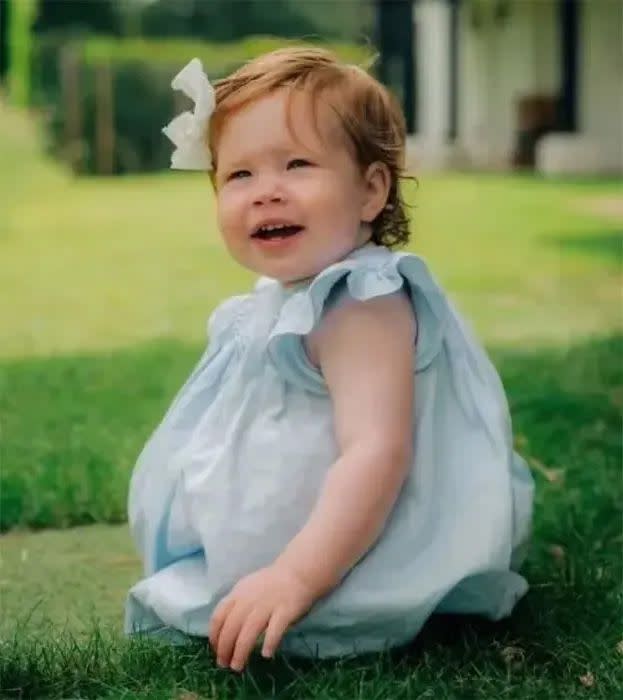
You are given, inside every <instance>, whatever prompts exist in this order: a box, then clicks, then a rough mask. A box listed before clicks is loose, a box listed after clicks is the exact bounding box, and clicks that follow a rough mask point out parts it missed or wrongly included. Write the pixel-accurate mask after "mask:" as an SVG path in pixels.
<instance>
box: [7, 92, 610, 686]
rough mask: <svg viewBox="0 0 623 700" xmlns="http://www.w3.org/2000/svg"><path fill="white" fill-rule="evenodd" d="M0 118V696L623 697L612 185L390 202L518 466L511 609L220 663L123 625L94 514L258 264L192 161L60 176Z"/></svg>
mask: <svg viewBox="0 0 623 700" xmlns="http://www.w3.org/2000/svg"><path fill="white" fill-rule="evenodd" d="M0 124H1V125H2V129H0V163H1V164H2V167H0V285H2V288H1V289H0V318H1V319H2V323H0V358H1V359H0V416H1V417H2V433H1V439H2V450H1V453H0V458H1V460H2V463H1V473H0V479H1V487H2V490H1V494H0V497H1V499H2V501H1V508H0V523H1V527H2V529H3V530H5V531H6V530H8V529H11V528H16V529H13V531H11V532H8V533H6V534H4V535H3V537H2V540H1V543H0V544H1V553H2V557H1V559H0V601H1V607H2V615H1V616H0V696H2V697H37V698H43V697H50V698H67V697H72V698H75V697H81V698H82V697H85V698H86V697H99V698H139V697H141V698H180V699H181V698H186V700H190V699H191V698H198V697H202V698H216V697H218V698H219V699H221V698H250V697H273V696H275V697H283V698H312V697H313V698H349V699H350V698H365V700H368V699H373V698H435V699H437V698H440V699H441V698H448V699H450V698H471V697H483V698H492V697H498V696H500V697H504V698H546V699H547V698H551V699H552V700H554V699H556V700H558V699H559V698H565V699H566V698H570V699H572V700H573V699H574V698H584V697H591V698H607V699H608V700H610V699H611V698H614V697H618V696H620V695H621V693H623V679H622V666H623V654H622V651H623V650H621V648H620V647H621V645H620V643H621V641H622V639H621V638H622V637H623V634H622V632H621V624H620V620H621V585H620V584H621V580H622V578H623V571H622V566H621V547H622V545H623V537H622V535H621V518H620V513H621V507H622V506H623V493H622V491H623V489H622V483H621V409H622V408H623V367H622V363H621V359H620V358H621V357H622V356H623V352H622V351H623V332H622V328H621V320H622V319H621V281H622V279H621V261H622V255H621V253H622V248H621V233H620V229H621V225H620V221H618V220H617V219H616V218H608V217H607V216H606V215H605V214H599V213H598V211H599V210H600V208H601V207H600V205H599V199H600V198H603V197H613V196H614V195H615V194H616V193H617V187H616V183H604V182H579V181H576V182H540V181H538V180H537V179H534V178H530V177H511V178H504V177H498V176H467V175H453V176H444V177H434V178H433V177H428V176H426V177H422V181H421V184H420V187H419V189H418V191H417V192H414V191H411V192H410V194H409V196H410V198H411V199H412V200H415V201H416V202H417V208H416V209H415V212H414V218H415V231H416V236H415V238H414V242H413V245H412V246H411V247H412V249H413V250H416V251H418V252H420V253H421V254H423V255H424V256H425V257H426V258H427V259H428V260H429V261H430V262H431V264H432V265H433V267H434V269H435V270H436V271H437V274H438V276H439V277H440V279H441V281H442V282H443V283H444V284H445V285H446V287H447V288H448V289H449V290H450V292H451V293H452V295H453V296H454V297H455V298H456V300H457V301H458V303H459V306H460V307H461V308H462V309H463V310H465V312H466V313H467V315H468V316H469V317H470V318H472V319H473V321H474V325H475V326H476V328H477V330H478V331H479V332H480V334H481V335H482V337H483V338H484V339H485V342H486V344H487V346H488V348H489V349H490V350H491V352H492V355H493V357H494V359H495V361H496V364H497V366H498V367H499V369H500V372H501V375H502V378H503V380H504V382H505V385H506V387H507V390H508V394H509V398H510V403H511V410H512V414H513V420H514V426H515V433H516V442H517V448H518V449H519V450H520V451H521V452H522V453H523V454H524V455H526V456H527V457H528V458H529V459H530V461H531V464H532V466H533V468H534V474H535V478H536V481H537V495H536V519H535V533H534V545H533V548H532V551H531V554H530V557H529V559H528V562H527V564H526V567H525V574H526V576H527V578H528V580H529V581H530V583H531V591H530V593H529V595H528V596H527V597H526V598H525V599H524V600H523V601H521V603H520V604H519V606H518V608H517V610H516V612H515V613H514V615H513V616H512V617H511V618H510V619H509V620H505V621H502V622H500V623H496V624H492V623H487V622H485V621H482V620H475V619H470V618H460V619H457V618H447V617H444V618H435V619H433V620H432V621H431V622H430V624H429V625H427V627H426V628H425V630H424V632H423V633H422V634H421V635H420V636H419V637H418V639H417V640H416V642H415V643H414V644H413V645H411V646H409V647H407V648H405V649H402V650H395V651H394V652H392V653H391V654H389V655H386V656H383V655H380V656H371V657H361V658H359V659H356V660H353V661H340V662H319V663H314V662H300V661H293V660H287V659H283V658H277V659H276V660H275V661H274V662H265V661H263V660H262V659H260V658H255V659H253V661H252V664H251V666H250V667H249V669H248V671H247V672H245V674H244V675H242V676H240V677H239V676H234V675H230V674H229V673H228V672H225V671H222V670H221V669H218V668H217V667H216V666H215V665H214V663H213V661H212V656H211V653H207V652H206V650H205V649H203V648H201V647H191V648H188V649H171V648H167V647H160V646H158V645H156V644H153V643H141V642H140V641H127V640H123V639H122V638H121V637H120V635H119V632H120V629H121V621H122V606H123V599H124V596H125V593H126V591H127V589H128V587H129V586H130V585H131V583H133V582H134V581H135V580H136V579H137V578H138V577H139V576H140V563H139V561H138V559H137V557H136V555H135V553H134V549H133V547H132V544H131V542H130V540H129V535H128V532H127V528H126V526H125V525H123V524H118V525H110V524H108V525H107V524H104V523H106V522H108V523H121V522H122V521H123V520H124V518H125V497H126V488H127V480H128V477H129V473H130V470H131V467H132V464H133V462H134V460H135V458H136V455H137V452H138V450H139V449H140V447H141V445H142V444H143V442H144V440H145V438H146V437H147V435H148V434H149V432H150V431H151V430H152V429H153V427H154V425H155V423H156V421H157V420H158V419H159V418H160V417H161V415H162V412H163V410H164V409H165V408H166V406H167V404H168V403H169V401H170V400H171V397H172V395H173V393H174V392H175V391H176V390H177V388H178V387H179V385H180V384H181V382H182V381H183V379H184V378H185V376H186V375H187V374H188V372H189V371H190V369H191V367H192V365H193V363H194V362H195V361H196V359H197V358H198V356H199V354H200V352H201V349H202V344H203V342H204V340H205V339H204V327H205V320H206V318H207V316H208V315H209V312H210V311H211V309H212V308H213V307H214V306H215V305H216V304H217V303H218V301H219V300H220V299H223V298H225V297H226V296H228V295H230V294H232V293H240V292H241V291H245V290H246V289H249V288H250V286H251V284H252V276H251V275H250V274H249V273H247V272H245V271H243V270H240V269H239V268H237V267H236V266H235V265H234V264H233V263H232V262H231V261H229V260H228V259H227V257H226V255H225V252H224V249H223V247H222V244H221V243H220V241H219V239H218V236H217V234H216V232H215V229H214V225H213V219H212V217H213V200H212V197H211V193H210V189H209V186H208V183H207V180H206V179H205V178H203V177H202V176H201V175H196V176H192V175H190V176H189V175H181V174H174V175H169V174H165V175H162V176H156V177H145V178H139V177H133V178H124V179H117V180H105V179H104V180H103V179H84V180H74V179H72V178H70V177H69V176H68V175H67V174H65V173H64V172H63V171H61V170H59V169H58V168H56V167H54V166H52V165H51V164H50V163H47V162H46V161H44V160H42V159H41V157H40V155H39V153H38V144H37V141H36V138H35V137H36V134H35V132H33V131H32V127H31V125H30V124H29V123H28V122H26V121H25V120H23V119H21V118H20V117H19V115H17V114H15V113H13V112H9V111H8V110H7V109H6V108H4V107H2V106H1V103H0ZM9 134H10V138H9V137H8V135H9ZM7 163H10V164H11V166H10V167H9V168H7V167H5V164H7ZM85 523H97V524H95V525H91V526H89V527H74V528H72V529H68V530H44V531H41V532H33V531H28V530H24V529H23V528H24V526H31V527H49V526H64V525H79V524H85ZM617 645H619V647H617ZM589 672H590V673H592V674H593V685H592V686H591V687H587V685H590V680H589V679H588V677H587V675H586V674H587V673H589ZM582 679H583V680H582Z"/></svg>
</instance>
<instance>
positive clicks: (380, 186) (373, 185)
mask: <svg viewBox="0 0 623 700" xmlns="http://www.w3.org/2000/svg"><path fill="white" fill-rule="evenodd" d="M363 181H364V187H365V195H364V201H363V206H362V209H361V220H362V221H365V222H371V221H374V219H376V217H377V216H378V215H379V214H380V213H381V211H382V210H383V207H384V206H385V205H386V204H387V197H388V196H389V189H390V187H391V174H390V172H389V168H388V167H387V165H385V163H381V162H380V161H376V162H374V163H371V164H370V165H369V166H368V168H367V170H366V172H365V173H364V176H363Z"/></svg>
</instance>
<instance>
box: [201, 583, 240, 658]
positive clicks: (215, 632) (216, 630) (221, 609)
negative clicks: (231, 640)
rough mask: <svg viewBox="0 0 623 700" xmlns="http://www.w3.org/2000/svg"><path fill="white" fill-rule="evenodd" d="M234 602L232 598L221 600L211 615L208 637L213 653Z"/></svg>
mask: <svg viewBox="0 0 623 700" xmlns="http://www.w3.org/2000/svg"><path fill="white" fill-rule="evenodd" d="M234 602H235V601H234V599H233V598H230V597H227V598H223V600H221V602H220V603H219V604H218V605H217V606H216V608H215V609H214V612H213V613H212V619H211V620H210V631H209V633H208V637H209V639H210V644H211V645H212V649H214V652H216V650H217V649H218V638H219V635H220V633H221V630H222V629H223V625H224V624H225V620H226V619H227V615H229V613H230V611H231V609H232V607H233V605H234Z"/></svg>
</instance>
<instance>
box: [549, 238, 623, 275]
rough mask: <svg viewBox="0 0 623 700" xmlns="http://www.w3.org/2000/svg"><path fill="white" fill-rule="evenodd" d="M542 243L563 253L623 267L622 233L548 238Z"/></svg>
mask: <svg viewBox="0 0 623 700" xmlns="http://www.w3.org/2000/svg"><path fill="white" fill-rule="evenodd" d="M543 242H544V243H546V244H550V245H557V246H560V248H562V249H563V250H564V251H566V252H570V253H579V254H582V255H586V254H589V255H593V256H598V257H600V258H601V259H602V260H604V261H605V262H607V263H610V264H612V265H616V266H617V267H620V266H621V265H623V231H610V232H609V233H601V232H600V233H597V234H595V235H592V236H575V237H574V236H569V235H565V236H548V237H546V238H544V239H543Z"/></svg>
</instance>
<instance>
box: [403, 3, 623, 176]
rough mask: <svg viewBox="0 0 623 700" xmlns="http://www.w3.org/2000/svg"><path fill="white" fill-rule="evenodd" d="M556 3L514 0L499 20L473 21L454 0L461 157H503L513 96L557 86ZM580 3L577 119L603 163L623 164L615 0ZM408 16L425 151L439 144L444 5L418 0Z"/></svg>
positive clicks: (619, 13) (553, 90)
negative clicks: (457, 13) (457, 18)
mask: <svg viewBox="0 0 623 700" xmlns="http://www.w3.org/2000/svg"><path fill="white" fill-rule="evenodd" d="M558 9H559V8H558V0H516V2H514V3H513V5H512V9H511V14H510V15H509V16H508V17H507V19H506V20H505V21H504V22H501V23H495V22H494V21H492V20H489V21H488V22H486V23H485V24H484V25H483V26H480V27H474V26H472V24H471V22H470V18H469V12H468V7H467V3H463V4H462V6H461V29H460V46H459V67H460V76H459V91H460V92H459V133H458V139H457V147H458V150H460V151H462V153H463V154H464V156H465V159H466V160H467V161H468V162H469V163H471V164H473V165H475V166H479V167H502V168H503V167H508V166H510V163H511V161H512V155H513V151H514V149H515V145H516V139H517V130H518V123H517V119H518V114H517V102H518V100H519V99H520V98H521V97H524V96H529V95H536V94H539V95H550V96H555V95H557V94H558V92H559V89H560V72H561V70H560V26H559V16H558ZM580 9H581V12H580V47H579V54H578V69H579V73H578V129H579V131H580V132H582V134H583V135H585V136H586V137H588V138H590V139H592V140H594V141H595V143H596V144H597V146H598V149H599V151H600V153H601V162H602V166H603V167H602V168H601V169H602V170H604V171H605V170H609V171H617V172H623V1H622V0H584V2H583V3H582V6H581V8H580ZM413 17H414V21H415V23H416V32H417V34H416V41H417V46H416V51H417V66H418V81H419V83H418V90H419V100H418V105H417V110H418V124H419V128H418V134H417V140H418V144H419V147H420V150H421V151H422V153H427V154H430V153H431V152H434V151H435V149H436V148H437V149H443V148H447V146H446V135H447V131H448V105H449V98H448V89H449V87H448V76H449V46H448V41H449V36H448V28H449V7H448V4H447V3H446V2H443V1H442V0H419V1H418V2H416V3H415V5H414V12H413ZM431 160H432V161H435V158H434V156H431ZM437 161H438V162H441V161H439V159H437Z"/></svg>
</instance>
